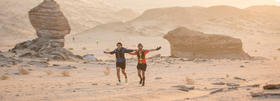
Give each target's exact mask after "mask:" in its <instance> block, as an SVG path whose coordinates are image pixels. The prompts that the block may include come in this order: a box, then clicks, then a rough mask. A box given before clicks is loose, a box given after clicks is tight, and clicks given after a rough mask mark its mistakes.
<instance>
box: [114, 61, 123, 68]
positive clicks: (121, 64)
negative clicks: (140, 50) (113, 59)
mask: <svg viewBox="0 0 280 101" xmlns="http://www.w3.org/2000/svg"><path fill="white" fill-rule="evenodd" d="M116 67H120V68H121V69H125V62H117V63H116Z"/></svg>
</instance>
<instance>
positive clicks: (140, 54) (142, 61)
mask: <svg viewBox="0 0 280 101" xmlns="http://www.w3.org/2000/svg"><path fill="white" fill-rule="evenodd" d="M160 49H161V47H158V48H156V49H150V50H144V49H143V45H142V44H141V43H139V44H138V50H136V51H135V52H133V53H129V54H131V55H137V58H138V64H137V71H138V76H139V78H140V82H139V84H142V86H145V71H146V68H147V64H146V58H145V56H146V54H148V53H149V52H152V51H158V50H160Z"/></svg>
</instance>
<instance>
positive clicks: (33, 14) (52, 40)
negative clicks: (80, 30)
mask: <svg viewBox="0 0 280 101" xmlns="http://www.w3.org/2000/svg"><path fill="white" fill-rule="evenodd" d="M29 19H30V22H31V24H32V26H33V27H34V29H35V30H36V34H37V36H38V38H36V39H34V40H32V41H25V42H22V43H19V44H17V45H16V46H15V48H13V49H12V50H11V52H14V53H16V55H17V56H19V57H29V58H33V57H38V58H47V59H53V60H75V59H81V57H80V56H77V55H74V54H73V53H72V52H70V51H68V50H66V49H64V48H63V47H64V41H65V40H64V37H65V35H67V34H69V33H70V31H71V28H70V26H69V24H68V20H67V19H66V17H65V16H64V15H63V13H62V12H61V10H60V7H59V5H58V4H57V3H56V2H55V1H54V0H44V1H43V2H42V3H41V4H39V5H38V6H37V7H35V8H33V9H31V10H30V11H29Z"/></svg>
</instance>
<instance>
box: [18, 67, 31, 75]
mask: <svg viewBox="0 0 280 101" xmlns="http://www.w3.org/2000/svg"><path fill="white" fill-rule="evenodd" d="M18 71H19V73H20V74H23V75H28V74H29V71H27V70H26V69H24V68H19V69H18Z"/></svg>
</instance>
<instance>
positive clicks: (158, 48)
mask: <svg viewBox="0 0 280 101" xmlns="http://www.w3.org/2000/svg"><path fill="white" fill-rule="evenodd" d="M160 49H161V46H159V47H157V48H156V49H149V50H148V51H150V52H152V51H158V50H160Z"/></svg>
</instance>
